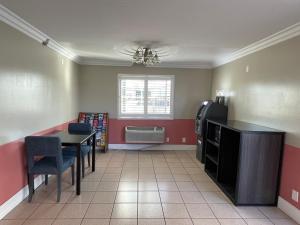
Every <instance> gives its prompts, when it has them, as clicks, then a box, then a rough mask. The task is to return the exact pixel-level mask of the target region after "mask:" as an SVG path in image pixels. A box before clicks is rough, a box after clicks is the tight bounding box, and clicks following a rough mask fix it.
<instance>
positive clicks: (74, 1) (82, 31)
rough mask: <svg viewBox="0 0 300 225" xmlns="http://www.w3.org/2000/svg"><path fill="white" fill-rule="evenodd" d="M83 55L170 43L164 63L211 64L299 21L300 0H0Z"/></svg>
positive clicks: (104, 56)
mask: <svg viewBox="0 0 300 225" xmlns="http://www.w3.org/2000/svg"><path fill="white" fill-rule="evenodd" d="M0 3H1V4H2V5H4V6H5V7H7V8H8V9H10V10H11V11H13V12H14V13H16V14H17V15H19V16H20V17H22V18H23V19H25V20H26V21H27V22H29V23H30V24H32V25H33V26H35V27H36V28H38V29H39V30H41V31H42V32H44V33H45V34H47V35H49V36H50V37H52V38H53V39H54V40H56V41H57V42H59V43H60V44H61V45H63V46H64V47H65V48H67V49H69V50H71V51H73V52H74V53H75V54H77V55H79V56H81V57H87V58H93V59H96V58H97V59H101V60H103V61H108V62H111V61H116V62H117V61H130V59H129V58H128V56H125V55H122V54H120V53H119V51H120V50H122V49H124V47H128V46H129V47H131V46H136V45H137V43H144V42H145V43H149V42H150V43H154V47H156V46H159V47H168V48H169V49H170V52H171V54H170V56H168V57H166V58H164V59H163V61H164V62H165V63H169V64H178V65H199V66H201V65H212V64H213V63H214V62H215V61H216V60H218V59H220V58H221V57H224V56H228V55H230V54H231V53H233V52H235V51H236V50H238V49H241V48H243V47H245V46H247V45H249V44H251V43H253V42H256V41H258V40H261V39H263V38H265V37H267V36H270V35H272V34H274V33H276V32H278V31H280V30H282V29H284V28H286V27H288V26H291V25H293V24H296V23H298V22H299V21H300V0H47V1H46V0H0Z"/></svg>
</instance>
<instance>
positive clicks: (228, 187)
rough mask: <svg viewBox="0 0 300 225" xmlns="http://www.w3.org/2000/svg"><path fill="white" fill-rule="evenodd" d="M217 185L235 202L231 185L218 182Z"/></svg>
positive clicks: (233, 189)
mask: <svg viewBox="0 0 300 225" xmlns="http://www.w3.org/2000/svg"><path fill="white" fill-rule="evenodd" d="M218 186H219V187H220V188H221V189H222V191H223V192H224V193H225V194H226V195H227V197H228V198H230V200H231V201H233V202H235V188H234V186H233V185H229V184H225V183H222V182H219V183H218Z"/></svg>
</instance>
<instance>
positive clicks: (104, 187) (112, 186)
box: [97, 181, 119, 191]
mask: <svg viewBox="0 0 300 225" xmlns="http://www.w3.org/2000/svg"><path fill="white" fill-rule="evenodd" d="M118 186H119V182H115V181H101V182H100V183H99V185H98V188H97V191H117V190H118Z"/></svg>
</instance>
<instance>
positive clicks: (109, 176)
mask: <svg viewBox="0 0 300 225" xmlns="http://www.w3.org/2000/svg"><path fill="white" fill-rule="evenodd" d="M120 177H121V175H120V174H119V173H104V174H103V176H102V178H101V181H119V180H120Z"/></svg>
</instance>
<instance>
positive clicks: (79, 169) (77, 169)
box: [76, 145, 81, 195]
mask: <svg viewBox="0 0 300 225" xmlns="http://www.w3.org/2000/svg"><path fill="white" fill-rule="evenodd" d="M76 148H77V149H76V150H77V157H76V158H77V162H76V194H77V195H80V182H81V174H80V172H81V151H80V145H77V146H76Z"/></svg>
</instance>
